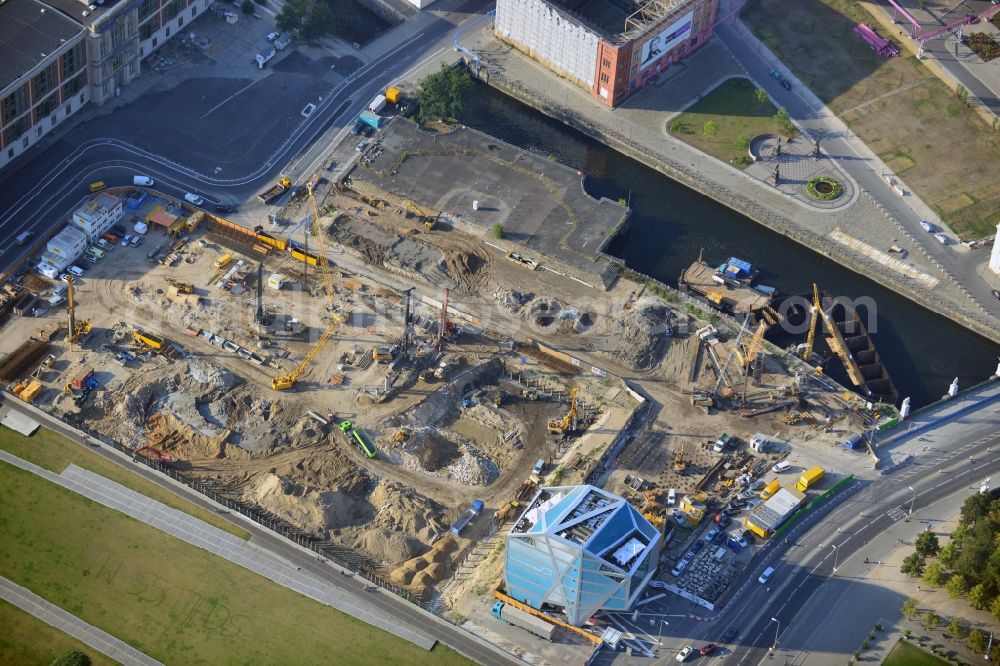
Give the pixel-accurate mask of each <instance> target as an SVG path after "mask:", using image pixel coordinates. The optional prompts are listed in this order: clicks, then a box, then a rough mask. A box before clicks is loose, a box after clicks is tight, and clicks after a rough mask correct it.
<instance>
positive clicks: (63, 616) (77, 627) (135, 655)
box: [0, 577, 160, 666]
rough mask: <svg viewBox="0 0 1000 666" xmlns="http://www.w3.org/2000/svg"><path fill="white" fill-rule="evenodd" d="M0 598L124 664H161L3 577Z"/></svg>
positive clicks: (131, 665) (145, 665) (0, 581)
mask: <svg viewBox="0 0 1000 666" xmlns="http://www.w3.org/2000/svg"><path fill="white" fill-rule="evenodd" d="M0 599H3V600H4V601H7V602H9V603H11V604H13V605H14V606H17V607H18V608H20V609H21V610H23V611H24V612H26V613H30V614H31V615H34V616H35V617H37V618H38V619H39V620H41V621H42V622H45V623H46V624H50V625H52V626H53V627H55V628H56V629H58V630H59V631H62V632H64V633H66V634H69V635H70V636H72V637H73V638H76V639H77V640H79V641H81V642H83V643H85V644H87V645H89V646H90V647H92V648H94V649H95V650H97V651H98V652H100V653H101V654H104V655H107V656H108V657H110V658H111V659H114V660H115V661H117V662H120V663H122V664H125V666H159V664H160V662H158V661H156V660H155V659H153V658H152V657H150V656H148V655H146V654H144V653H142V652H139V651H138V650H136V649H135V648H134V647H132V646H131V645H129V644H127V643H125V642H123V641H120V640H118V639H117V638H115V637H114V636H112V635H111V634H109V633H107V632H105V631H102V630H100V629H98V628H97V627H95V626H94V625H92V624H88V623H86V622H84V621H83V620H81V619H80V618H78V617H76V616H75V615H73V614H72V613H68V612H66V611H64V610H63V609H62V608H59V607H58V606H56V605H55V604H50V603H49V602H48V601H46V600H45V599H43V598H42V597H40V596H38V595H37V594H35V593H34V592H32V591H31V590H29V589H27V588H25V587H21V586H20V585H18V584H17V583H14V582H12V581H9V580H7V579H6V578H3V577H0Z"/></svg>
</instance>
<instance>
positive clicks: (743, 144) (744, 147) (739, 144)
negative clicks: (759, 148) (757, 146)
mask: <svg viewBox="0 0 1000 666" xmlns="http://www.w3.org/2000/svg"><path fill="white" fill-rule="evenodd" d="M733 147H734V148H736V150H739V151H741V152H746V151H748V150H750V139H748V138H747V135H746V134H740V135H739V136H738V137H736V140H735V141H733Z"/></svg>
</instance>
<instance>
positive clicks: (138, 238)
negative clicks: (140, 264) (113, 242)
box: [129, 236, 142, 247]
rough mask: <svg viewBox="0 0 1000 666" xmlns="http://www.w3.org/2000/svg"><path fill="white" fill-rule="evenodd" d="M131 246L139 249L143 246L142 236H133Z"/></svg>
mask: <svg viewBox="0 0 1000 666" xmlns="http://www.w3.org/2000/svg"><path fill="white" fill-rule="evenodd" d="M129 245H131V246H132V247H139V246H140V245H142V236H132V240H131V241H129Z"/></svg>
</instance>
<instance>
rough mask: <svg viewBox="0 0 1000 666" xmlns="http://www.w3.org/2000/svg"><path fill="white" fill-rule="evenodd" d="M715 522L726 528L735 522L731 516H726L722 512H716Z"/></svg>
mask: <svg viewBox="0 0 1000 666" xmlns="http://www.w3.org/2000/svg"><path fill="white" fill-rule="evenodd" d="M715 522H716V523H718V524H719V527H723V528H725V527H729V525H730V524H731V523H732V522H733V519H732V518H730V517H729V516H724V515H722V514H721V513H717V514H715Z"/></svg>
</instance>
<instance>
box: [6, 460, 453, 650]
mask: <svg viewBox="0 0 1000 666" xmlns="http://www.w3.org/2000/svg"><path fill="white" fill-rule="evenodd" d="M0 460H3V461H5V462H8V463H10V464H11V465H14V466H16V467H20V468H21V469H23V470H26V471H29V472H32V473H33V474H37V475H38V476H41V477H42V478H44V479H46V480H48V481H51V482H52V483H55V484H58V485H60V486H63V487H64V488H67V489H68V490H72V491H73V492H75V493H78V494H80V495H83V496H84V497H87V498H89V499H91V500H93V501H95V502H97V503H99V504H103V505H104V506H106V507H108V508H111V509H115V510H116V511H121V512H122V513H124V514H126V515H128V516H131V517H132V518H135V519H136V520H140V521H142V522H144V523H146V524H147V525H149V526H151V527H155V528H156V529H158V530H162V531H164V532H166V533H168V534H171V535H173V536H175V537H177V538H178V539H181V540H182V541H186V542H187V543H189V544H191V545H193V546H197V547H198V548H202V549H204V550H207V551H208V552H210V553H212V554H213V555H218V556H219V557H223V558H225V559H227V560H229V561H230V562H232V563H233V564H237V565H239V566H241V567H243V568H245V569H249V570H250V571H253V572H254V573H257V574H259V575H261V576H264V577H265V578H269V579H270V580H272V581H274V582H275V583H278V584H279V585H282V586H284V587H287V588H289V589H291V590H294V591H296V592H298V593H299V594H303V595H305V596H307V597H309V598H310V599H314V600H315V601H318V602H320V603H322V604H326V605H327V606H331V607H333V608H336V609H337V610H339V611H341V612H343V613H346V614H348V615H351V616H353V617H356V618H358V619H359V620H362V621H363V622H367V623H368V624H370V625H372V626H375V627H378V628H380V629H384V630H385V631H388V632H390V633H392V634H395V635H396V636H399V637H400V638H403V639H405V640H408V641H410V642H411V643H414V644H415V645H418V646H420V647H422V648H424V649H425V650H430V649H431V648H432V647H434V644H435V642H436V641H435V640H434V639H432V638H430V637H429V636H427V635H426V634H424V633H422V632H420V631H417V630H416V629H415V628H412V627H410V626H407V625H405V624H403V623H401V622H400V621H399V619H398V618H393V617H391V616H389V615H386V614H383V613H380V612H376V611H373V610H372V609H371V605H370V604H368V603H367V602H366V601H365V600H362V599H359V598H357V597H355V596H354V595H352V594H349V593H347V592H344V591H343V590H338V589H335V588H333V587H331V586H329V585H326V584H323V583H322V582H321V581H319V580H317V579H316V578H314V577H313V576H310V575H308V574H306V573H303V572H302V571H301V570H300V569H299V568H298V567H293V566H291V565H290V564H288V563H287V562H285V561H283V560H280V559H277V558H275V557H273V556H271V555H270V554H268V553H266V552H264V551H263V550H262V549H260V548H257V547H256V546H254V545H253V544H251V543H248V542H246V541H244V540H243V539H240V538H239V537H236V536H233V535H232V534H229V533H227V532H223V531H222V530H220V529H218V528H217V527H213V526H212V525H209V524H208V523H205V522H202V521H201V520H198V519H197V518H194V517H192V516H189V515H188V514H186V513H183V512H181V511H178V510H177V509H172V508H170V507H168V506H166V505H165V504H161V503H160V502H157V501H156V500H153V499H150V498H148V497H146V496H145V495H143V494H141V493H138V492H136V491H134V490H131V489H129V488H126V487H125V486H123V485H121V484H118V483H115V482H114V481H111V480H109V479H106V478H104V477H103V476H100V475H99V474H94V473H93V472H91V471H89V470H86V469H83V468H81V467H77V466H76V465H70V466H69V467H67V468H66V470H65V471H64V472H63V473H62V474H61V475H60V474H55V473H54V472H50V471H48V470H45V469H42V468H41V467H38V466H37V465H34V464H32V463H30V462H28V461H26V460H23V459H21V458H18V457H17V456H14V455H11V454H10V453H7V452H6V451H0Z"/></svg>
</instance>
